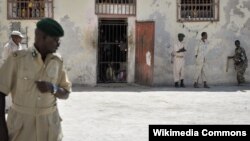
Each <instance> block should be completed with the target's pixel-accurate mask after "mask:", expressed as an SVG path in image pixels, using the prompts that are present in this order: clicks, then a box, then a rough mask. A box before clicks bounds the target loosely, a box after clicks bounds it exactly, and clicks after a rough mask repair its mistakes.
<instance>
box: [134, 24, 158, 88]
mask: <svg viewBox="0 0 250 141" xmlns="http://www.w3.org/2000/svg"><path fill="white" fill-rule="evenodd" d="M154 38H155V22H154V21H141V22H140V21H137V22H136V53H135V82H136V83H138V84H142V85H153V72H154Z"/></svg>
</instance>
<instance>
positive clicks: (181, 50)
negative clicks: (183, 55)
mask: <svg viewBox="0 0 250 141" xmlns="http://www.w3.org/2000/svg"><path fill="white" fill-rule="evenodd" d="M185 51H186V49H185V48H184V47H183V48H181V49H180V50H178V51H177V52H178V53H179V52H185Z"/></svg>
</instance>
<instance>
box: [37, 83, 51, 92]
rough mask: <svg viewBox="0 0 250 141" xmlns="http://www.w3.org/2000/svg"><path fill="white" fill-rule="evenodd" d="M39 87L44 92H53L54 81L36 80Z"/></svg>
mask: <svg viewBox="0 0 250 141" xmlns="http://www.w3.org/2000/svg"><path fill="white" fill-rule="evenodd" d="M35 83H36V86H37V88H38V89H39V91H40V92H42V93H47V92H52V89H53V86H52V83H50V82H46V81H35Z"/></svg>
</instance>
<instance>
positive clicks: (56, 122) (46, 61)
mask: <svg viewBox="0 0 250 141" xmlns="http://www.w3.org/2000/svg"><path fill="white" fill-rule="evenodd" d="M63 35H64V31H63V29H62V27H61V25H60V24H59V23H58V22H56V21H55V20H53V19H51V18H45V19H42V20H40V21H39V22H38V23H37V25H36V30H35V43H34V47H33V48H30V49H29V50H21V51H17V52H14V53H13V54H12V55H10V56H9V57H8V58H7V60H6V61H5V63H4V64H3V66H2V67H1V69H0V139H1V141H61V140H62V131H61V118H60V116H59V112H58V108H57V99H67V98H68V96H69V93H70V92H71V83H70V82H69V80H68V77H67V75H66V71H65V69H64V66H63V61H62V59H61V57H60V56H59V55H58V54H56V53H55V52H56V50H57V49H58V47H59V45H60V40H59V39H60V37H62V36H63ZM10 92H11V96H12V102H13V103H12V106H11V109H10V111H9V113H8V118H7V124H6V121H5V114H4V104H5V95H7V94H9V93H10Z"/></svg>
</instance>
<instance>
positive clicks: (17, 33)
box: [10, 30, 24, 38]
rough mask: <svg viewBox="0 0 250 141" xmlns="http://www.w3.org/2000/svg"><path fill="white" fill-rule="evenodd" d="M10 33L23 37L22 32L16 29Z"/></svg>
mask: <svg viewBox="0 0 250 141" xmlns="http://www.w3.org/2000/svg"><path fill="white" fill-rule="evenodd" d="M10 35H17V36H19V37H21V38H23V37H24V36H23V34H22V33H21V32H19V31H16V30H14V31H12V32H11V34H10Z"/></svg>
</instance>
